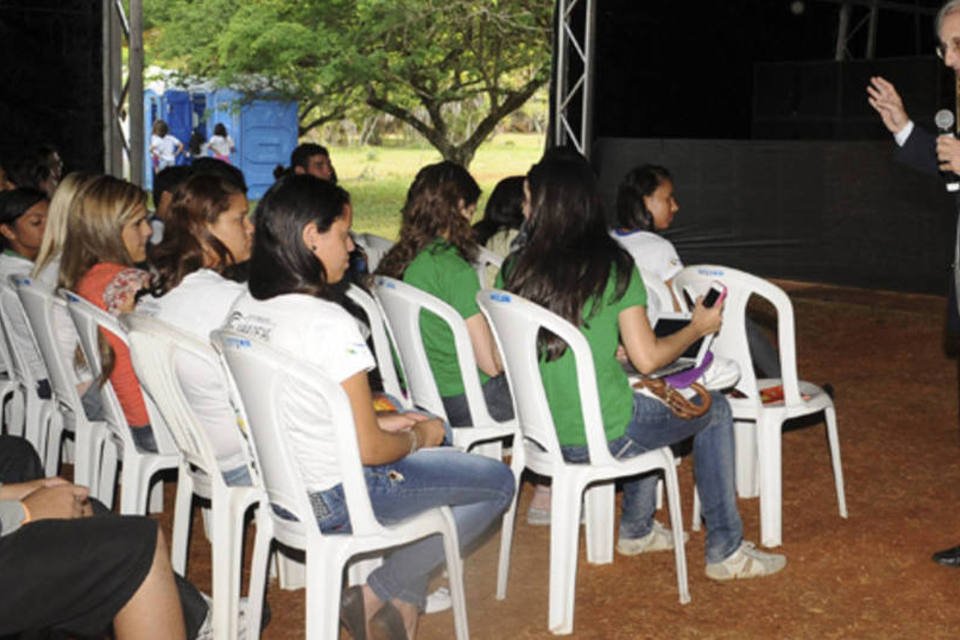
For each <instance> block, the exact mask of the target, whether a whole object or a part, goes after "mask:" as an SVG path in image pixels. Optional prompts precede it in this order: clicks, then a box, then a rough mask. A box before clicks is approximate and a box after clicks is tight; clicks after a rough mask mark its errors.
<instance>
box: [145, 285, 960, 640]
mask: <svg viewBox="0 0 960 640" xmlns="http://www.w3.org/2000/svg"><path fill="white" fill-rule="evenodd" d="M781 284H783V286H784V287H785V288H786V289H788V291H790V293H791V297H792V299H793V302H794V308H795V315H796V321H797V322H796V324H797V334H798V345H797V351H798V359H799V371H800V376H801V378H803V379H806V380H810V381H812V382H817V383H823V382H830V383H832V384H833V386H834V387H835V389H836V407H837V416H838V426H839V431H840V442H841V452H842V457H843V472H844V480H845V482H846V495H847V505H848V510H849V518H848V519H842V518H840V517H839V515H838V513H837V501H836V496H835V493H834V486H833V478H832V474H831V471H830V458H829V453H828V449H827V445H826V438H825V432H824V428H823V423H822V422H815V423H810V424H807V425H806V426H802V427H800V428H794V429H788V430H787V431H786V432H785V433H784V437H783V546H782V547H780V549H779V551H781V552H782V553H784V554H786V556H787V558H788V564H787V567H786V569H784V571H783V572H782V573H780V574H779V575H776V576H773V577H770V578H765V579H759V580H749V581H743V582H737V583H729V584H717V583H714V582H712V581H710V580H708V579H707V578H706V577H705V576H704V575H703V540H704V535H703V532H702V531H701V532H698V533H693V532H692V533H691V536H690V541H689V542H688V543H687V562H688V566H689V572H690V593H691V596H692V602H690V603H689V604H687V605H681V604H680V603H679V601H678V597H677V590H676V578H675V573H674V568H673V556H672V554H670V553H658V554H652V555H641V556H637V557H633V558H627V557H623V556H616V557H615V558H614V562H613V563H612V564H607V565H590V564H588V563H587V562H586V558H585V555H584V551H583V536H582V535H581V552H580V561H579V565H578V575H577V589H576V613H575V621H574V636H575V637H579V638H954V637H958V635H960V607H958V606H956V603H957V601H958V600H960V569H950V568H944V567H940V566H938V565H936V564H935V563H933V562H932V561H931V560H930V554H931V553H932V552H933V551H935V550H937V549H940V548H943V547H947V546H952V545H954V544H960V509H958V510H956V511H954V510H953V505H954V503H955V502H956V501H957V498H958V496H960V465H958V464H957V458H958V455H960V447H958V445H960V438H958V433H960V432H958V419H957V413H958V408H957V396H958V393H957V392H958V385H957V364H956V361H955V360H954V359H951V358H949V357H948V356H947V355H945V350H944V346H943V345H944V339H943V324H944V322H943V320H944V309H945V300H944V299H943V298H941V297H935V296H921V295H905V294H895V293H887V292H876V291H862V290H856V289H840V288H834V287H821V286H809V285H799V284H796V283H781ZM690 467H691V463H690V461H689V460H685V461H684V462H683V464H682V465H681V467H680V484H681V492H682V494H683V501H684V520H685V523H686V525H685V526H686V527H687V528H689V518H690V515H689V514H690V502H691V492H690V489H691V486H692V478H691V474H690ZM171 489H172V487H171V488H169V489H168V491H167V498H168V506H169V508H168V509H167V510H166V511H165V513H164V514H163V515H162V516H161V518H160V519H161V521H162V522H163V524H164V526H165V527H166V532H167V533H169V532H170V529H169V527H170V513H171V512H172V497H173V496H172V490H171ZM531 494H532V490H531V486H530V485H529V484H525V485H524V487H523V489H522V493H521V496H520V509H521V511H520V513H521V517H518V519H517V520H518V523H517V529H516V533H515V537H514V549H513V556H512V564H511V572H510V584H509V590H508V594H507V598H506V600H504V601H497V600H496V599H495V598H494V582H495V577H496V554H497V547H498V543H499V537H497V536H495V537H493V538H492V539H491V540H490V541H488V542H487V544H486V545H485V546H483V547H482V548H481V549H479V550H478V551H477V552H476V553H474V554H473V555H472V556H470V557H469V558H468V560H467V561H466V587H467V597H468V610H469V621H470V631H471V635H472V637H473V638H481V639H482V638H548V637H551V634H550V633H549V632H548V630H547V581H548V562H549V561H548V553H549V530H548V528H545V527H539V528H536V527H530V526H528V525H527V524H526V522H525V521H524V519H523V517H522V514H523V513H524V510H525V507H526V504H527V503H528V502H529V500H530V496H531ZM739 507H740V512H741V515H742V517H743V521H744V530H745V536H746V538H747V539H752V540H758V539H759V512H758V502H757V500H756V499H741V500H740V501H739ZM658 517H660V518H661V519H662V520H663V521H666V520H667V517H666V515H665V514H660V515H659V516H658ZM198 531H199V530H198V529H197V528H195V533H194V536H193V540H192V546H191V556H190V558H191V562H190V567H189V570H188V575H189V577H190V578H191V579H192V580H193V581H194V582H195V583H196V584H198V586H200V587H201V588H203V589H205V590H208V589H209V585H210V577H209V557H210V556H209V545H208V544H207V543H206V541H205V540H203V536H202V535H198V533H197V532H198ZM168 539H169V538H168ZM268 599H269V603H270V607H271V609H272V612H273V620H272V622H271V623H270V625H269V627H268V628H267V630H266V632H265V633H264V636H263V637H264V638H266V639H267V640H286V639H291V638H302V637H304V631H303V629H304V626H303V625H304V616H303V609H304V592H303V591H302V590H301V591H283V590H281V589H279V587H278V586H277V584H276V582H274V583H272V584H271V585H270V588H269V595H268ZM343 637H346V634H344V635H343ZM452 637H453V618H452V616H451V614H450V613H449V612H446V613H440V614H434V615H430V616H424V618H423V619H422V623H421V627H420V633H419V634H418V639H419V640H431V639H435V638H452Z"/></svg>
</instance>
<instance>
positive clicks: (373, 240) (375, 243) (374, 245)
mask: <svg viewBox="0 0 960 640" xmlns="http://www.w3.org/2000/svg"><path fill="white" fill-rule="evenodd" d="M353 240H354V241H355V242H356V243H357V244H359V245H360V246H361V247H363V250H364V252H366V254H367V270H368V271H369V272H370V273H373V272H374V271H376V270H377V265H379V264H380V259H381V258H383V255H384V254H385V253H386V252H387V251H390V248H391V247H393V244H394V243H393V242H392V241H390V240H387V239H386V238H383V237H380V236H378V235H374V234H372V233H355V234H353Z"/></svg>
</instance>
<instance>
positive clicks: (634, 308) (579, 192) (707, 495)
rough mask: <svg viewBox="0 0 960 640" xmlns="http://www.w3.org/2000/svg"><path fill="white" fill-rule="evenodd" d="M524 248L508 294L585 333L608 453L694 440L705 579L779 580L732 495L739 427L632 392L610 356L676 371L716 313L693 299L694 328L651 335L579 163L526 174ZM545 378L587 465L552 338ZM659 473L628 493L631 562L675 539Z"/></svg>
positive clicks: (570, 383)
mask: <svg viewBox="0 0 960 640" xmlns="http://www.w3.org/2000/svg"><path fill="white" fill-rule="evenodd" d="M527 180H528V185H529V192H530V207H531V214H530V222H529V226H528V232H529V239H528V243H527V245H526V247H525V248H524V249H523V250H522V251H520V252H519V253H517V254H514V259H513V260H511V262H510V263H509V264H508V265H507V266H506V268H505V271H506V274H505V276H504V277H505V288H506V289H508V290H510V291H513V292H516V293H517V294H518V295H520V296H523V297H524V298H527V299H529V300H531V301H533V302H535V303H537V304H539V305H541V306H543V307H545V308H547V309H549V310H550V311H553V312H554V313H556V314H557V315H560V316H561V317H563V318H564V319H566V320H567V321H569V322H571V323H573V324H574V325H576V326H578V327H579V328H580V330H581V332H582V333H583V334H584V337H585V338H586V339H587V342H588V343H589V345H590V349H591V352H592V354H593V360H594V367H595V370H596V377H597V383H598V385H597V386H598V389H599V393H600V404H601V413H602V417H603V423H604V430H605V432H606V435H607V440H608V442H609V447H610V452H611V453H612V454H613V455H614V456H615V457H618V458H628V457H631V456H636V455H638V454H640V453H642V452H644V451H649V450H652V449H656V448H659V447H662V446H665V445H671V444H674V443H677V442H681V441H683V440H686V439H688V438H691V437H692V438H693V455H694V474H695V476H696V479H697V489H698V491H699V493H700V498H701V500H702V502H703V517H704V519H705V521H706V525H707V541H706V561H707V566H706V574H707V577H709V578H712V579H714V580H731V579H734V578H751V577H756V576H763V575H769V574H772V573H776V572H777V571H779V570H780V569H782V568H783V567H784V565H785V564H786V559H785V558H784V557H783V556H782V555H776V554H768V553H763V552H760V551H758V550H757V549H755V548H754V547H753V545H752V544H751V543H748V542H744V541H743V539H742V532H743V526H742V524H741V521H740V514H739V513H738V512H737V504H736V495H735V493H734V476H733V469H734V466H733V465H734V459H733V456H734V446H733V419H732V417H731V414H730V407H729V405H728V404H727V401H726V400H725V399H724V397H723V396H722V395H720V394H718V393H714V394H713V397H712V404H711V407H710V409H709V411H707V412H706V413H705V414H704V415H702V416H701V417H699V418H695V419H689V420H686V419H682V418H679V417H677V416H676V415H675V414H674V413H673V412H672V411H671V410H670V409H669V408H668V407H667V406H665V405H664V404H662V403H661V402H659V401H658V400H656V399H654V398H651V397H649V396H646V395H641V394H634V393H633V390H632V389H631V387H630V383H629V382H628V380H627V376H626V375H625V374H624V372H623V369H622V367H621V365H620V363H619V362H618V361H617V359H616V356H615V353H616V351H617V345H618V341H622V342H623V345H624V347H625V348H626V352H627V354H628V356H629V358H630V360H631V361H632V363H633V364H634V366H635V367H636V368H637V369H638V370H639V371H641V372H650V371H654V370H655V369H657V368H659V367H661V366H664V365H666V364H669V363H670V362H672V361H674V360H676V358H677V357H678V356H679V355H680V354H681V353H683V351H684V350H685V349H686V348H687V347H688V346H689V345H690V344H691V343H692V342H693V341H694V340H696V339H697V338H699V337H701V336H704V335H707V334H709V333H712V332H714V331H716V330H717V329H718V328H719V326H720V309H719V308H706V307H704V306H703V305H702V303H701V302H700V301H699V300H698V301H697V304H696V307H695V309H694V311H693V317H692V320H691V322H690V324H689V325H688V326H687V327H685V328H684V329H682V330H681V331H679V332H677V333H675V334H673V335H671V336H668V337H666V338H658V337H657V336H656V335H655V334H654V333H653V330H652V329H651V328H650V323H649V322H648V320H647V313H646V308H645V305H646V293H645V290H644V287H643V282H642V281H641V279H640V276H639V274H638V272H637V270H636V268H634V264H633V261H632V260H631V259H630V256H629V255H628V254H627V253H626V252H625V251H623V250H622V249H620V247H618V246H617V244H616V243H615V242H614V241H613V239H612V238H610V236H609V235H608V233H607V229H606V221H605V219H604V216H603V212H602V210H601V205H600V196H599V193H598V191H597V186H596V181H595V179H594V176H593V172H592V171H591V169H590V167H589V165H587V163H586V161H584V160H580V161H577V160H571V159H563V158H553V159H544V160H542V161H541V162H540V163H539V164H537V165H535V166H534V167H533V168H532V169H531V170H530V173H529V174H528V176H527ZM540 345H541V347H540V348H541V358H542V359H541V365H540V371H541V374H542V376H543V383H544V387H545V391H546V394H547V400H548V403H549V405H550V410H551V413H552V415H553V419H554V423H555V425H556V428H557V436H558V439H559V441H560V445H561V447H562V449H563V455H564V458H565V459H567V460H568V461H570V462H584V461H586V460H587V455H588V454H587V447H586V436H585V434H584V425H583V421H582V417H581V411H580V398H579V396H578V394H577V391H576V390H577V387H576V372H575V369H574V362H573V357H572V355H571V353H570V351H569V350H568V349H567V348H566V345H565V344H564V343H563V342H562V341H560V340H559V338H557V337H556V336H552V335H545V336H543V337H542V339H541V342H540ZM656 485H657V475H656V474H646V475H642V476H639V477H637V478H633V479H631V480H629V481H627V482H625V483H624V485H623V515H622V518H621V522H620V536H619V540H618V542H617V550H618V551H619V552H620V553H622V554H624V555H635V554H639V553H645V552H649V551H659V550H665V549H671V548H672V547H673V539H672V537H671V534H670V532H669V531H668V530H667V529H666V528H665V527H663V526H662V525H660V524H659V523H658V522H656V521H655V520H654V519H653V514H654V510H655V505H656Z"/></svg>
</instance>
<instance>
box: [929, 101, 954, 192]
mask: <svg viewBox="0 0 960 640" xmlns="http://www.w3.org/2000/svg"><path fill="white" fill-rule="evenodd" d="M933 122H934V124H936V125H937V131H939V132H940V135H947V136H953V135H954V133H953V123H954V117H953V112H952V111H950V109H940V111H937V114H936V115H935V116H933ZM940 177H941V178H943V181H944V183H946V187H947V191H950V192H954V191H960V176H957V174H955V173H953V172H950V171H940Z"/></svg>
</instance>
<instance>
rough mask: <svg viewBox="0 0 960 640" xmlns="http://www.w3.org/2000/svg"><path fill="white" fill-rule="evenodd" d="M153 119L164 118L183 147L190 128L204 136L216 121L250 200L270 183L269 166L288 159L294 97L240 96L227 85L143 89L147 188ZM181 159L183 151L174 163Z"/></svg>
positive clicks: (294, 130)
mask: <svg viewBox="0 0 960 640" xmlns="http://www.w3.org/2000/svg"><path fill="white" fill-rule="evenodd" d="M158 118H163V119H164V120H166V122H167V125H168V126H169V127H170V133H172V134H173V135H174V136H176V137H177V138H178V139H179V140H180V141H181V142H183V144H184V147H187V145H188V143H189V141H190V135H191V133H192V131H193V129H194V128H198V129H199V130H200V132H201V134H202V135H204V137H205V139H209V135H210V134H212V133H213V128H214V126H215V125H216V124H217V123H218V122H222V123H223V124H224V126H226V128H227V133H229V134H230V137H231V138H233V141H234V144H235V146H236V148H235V149H234V152H233V153H232V154H230V161H231V162H232V163H233V164H234V165H235V166H236V167H237V168H239V169H240V170H241V171H243V174H244V177H245V178H246V181H247V187H248V191H247V197H249V198H250V199H251V200H258V199H260V198H261V197H262V196H263V194H264V192H265V191H266V190H267V189H268V188H270V185H272V184H273V182H274V179H273V170H274V168H275V167H276V166H277V165H278V164H282V165H286V164H287V163H288V162H289V161H290V154H291V153H292V152H293V149H294V148H295V147H296V146H297V138H298V134H299V128H298V127H299V121H298V119H297V103H296V102H286V101H279V100H272V99H269V98H266V97H264V98H256V99H253V100H249V99H247V100H245V99H244V96H243V94H242V93H240V92H239V91H235V90H233V89H215V90H213V91H208V92H207V91H203V90H201V89H198V90H196V91H194V92H192V93H191V92H188V91H184V90H181V89H168V90H166V91H164V92H163V93H162V94H158V93H156V92H155V91H153V90H151V89H148V90H146V91H144V126H145V134H146V136H145V145H144V154H145V156H144V157H145V164H144V185H145V186H146V187H147V188H148V189H152V188H153V162H152V159H151V157H150V134H151V131H152V128H153V123H154V121H156V120H157V119H158ZM186 162H187V159H186V156H179V157H178V158H177V164H186Z"/></svg>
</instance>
